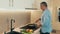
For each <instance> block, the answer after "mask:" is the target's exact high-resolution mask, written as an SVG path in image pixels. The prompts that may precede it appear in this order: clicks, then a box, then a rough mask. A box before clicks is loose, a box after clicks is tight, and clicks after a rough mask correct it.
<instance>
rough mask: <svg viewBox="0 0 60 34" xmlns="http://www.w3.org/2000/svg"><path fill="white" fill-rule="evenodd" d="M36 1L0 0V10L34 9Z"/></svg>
mask: <svg viewBox="0 0 60 34" xmlns="http://www.w3.org/2000/svg"><path fill="white" fill-rule="evenodd" d="M33 3H34V0H0V8H13V9H25V8H32V5H33Z"/></svg>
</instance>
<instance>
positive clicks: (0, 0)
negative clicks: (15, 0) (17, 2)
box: [0, 0, 9, 9]
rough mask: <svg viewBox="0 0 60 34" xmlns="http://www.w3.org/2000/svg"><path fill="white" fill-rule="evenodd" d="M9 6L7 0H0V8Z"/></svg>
mask: <svg viewBox="0 0 60 34" xmlns="http://www.w3.org/2000/svg"><path fill="white" fill-rule="evenodd" d="M1 8H9V0H0V9H1Z"/></svg>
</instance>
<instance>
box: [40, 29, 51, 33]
mask: <svg viewBox="0 0 60 34" xmlns="http://www.w3.org/2000/svg"><path fill="white" fill-rule="evenodd" d="M40 34H50V33H48V32H46V33H43V32H42V31H41V30H40Z"/></svg>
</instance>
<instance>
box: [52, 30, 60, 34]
mask: <svg viewBox="0 0 60 34" xmlns="http://www.w3.org/2000/svg"><path fill="white" fill-rule="evenodd" d="M51 34H60V30H56V32H55V33H54V32H52V33H51Z"/></svg>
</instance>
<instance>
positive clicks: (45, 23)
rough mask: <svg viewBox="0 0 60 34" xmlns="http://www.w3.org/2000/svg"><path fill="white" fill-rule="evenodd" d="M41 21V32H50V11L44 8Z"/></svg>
mask: <svg viewBox="0 0 60 34" xmlns="http://www.w3.org/2000/svg"><path fill="white" fill-rule="evenodd" d="M41 23H42V27H41V30H42V32H43V33H46V32H48V33H50V32H51V31H52V25H51V13H50V11H49V10H48V9H46V10H45V11H44V12H43V15H42V20H41Z"/></svg>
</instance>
